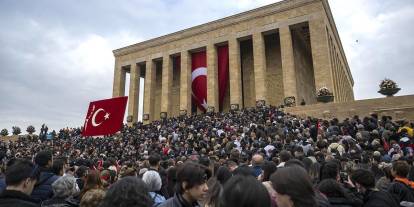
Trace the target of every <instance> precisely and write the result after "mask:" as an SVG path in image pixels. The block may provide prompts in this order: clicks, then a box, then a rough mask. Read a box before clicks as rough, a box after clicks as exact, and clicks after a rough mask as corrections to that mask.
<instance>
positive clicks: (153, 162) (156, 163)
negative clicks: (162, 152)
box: [148, 153, 170, 198]
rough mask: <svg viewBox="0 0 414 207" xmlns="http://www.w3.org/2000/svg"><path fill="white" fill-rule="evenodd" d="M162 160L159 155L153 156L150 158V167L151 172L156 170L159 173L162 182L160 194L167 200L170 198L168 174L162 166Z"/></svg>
mask: <svg viewBox="0 0 414 207" xmlns="http://www.w3.org/2000/svg"><path fill="white" fill-rule="evenodd" d="M160 161H161V158H160V156H159V155H158V154H155V153H153V154H151V155H150V156H149V157H148V163H149V165H150V167H149V170H154V171H156V172H158V173H159V175H160V177H161V181H162V185H161V189H160V190H159V192H158V193H159V194H161V195H162V196H164V197H165V198H169V197H170V195H169V194H168V189H167V172H166V171H165V170H164V169H163V168H162V167H161V166H160Z"/></svg>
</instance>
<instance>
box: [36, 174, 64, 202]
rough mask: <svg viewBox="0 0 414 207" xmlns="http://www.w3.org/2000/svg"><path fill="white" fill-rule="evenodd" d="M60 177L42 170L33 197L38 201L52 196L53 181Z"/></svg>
mask: <svg viewBox="0 0 414 207" xmlns="http://www.w3.org/2000/svg"><path fill="white" fill-rule="evenodd" d="M58 178H59V176H57V175H55V174H53V173H52V172H46V171H44V172H41V173H40V178H39V180H38V182H37V183H36V185H35V187H34V189H33V192H32V195H31V197H32V198H33V199H35V200H37V202H38V203H41V202H42V201H44V200H47V199H50V198H52V197H53V190H52V183H53V182H55V181H56V180H57V179H58Z"/></svg>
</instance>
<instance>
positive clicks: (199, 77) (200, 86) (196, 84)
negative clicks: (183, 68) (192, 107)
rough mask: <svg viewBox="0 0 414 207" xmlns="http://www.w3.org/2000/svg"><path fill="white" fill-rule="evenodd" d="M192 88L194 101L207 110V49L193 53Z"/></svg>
mask: <svg viewBox="0 0 414 207" xmlns="http://www.w3.org/2000/svg"><path fill="white" fill-rule="evenodd" d="M191 88H192V91H193V93H192V97H193V101H194V103H195V104H196V105H197V106H198V108H199V109H200V110H202V111H204V112H205V111H206V110H207V56H206V51H202V52H196V53H192V54H191Z"/></svg>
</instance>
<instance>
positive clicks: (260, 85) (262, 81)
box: [253, 33, 266, 103]
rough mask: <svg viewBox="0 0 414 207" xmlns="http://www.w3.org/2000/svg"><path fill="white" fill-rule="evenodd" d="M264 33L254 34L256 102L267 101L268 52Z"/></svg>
mask: <svg viewBox="0 0 414 207" xmlns="http://www.w3.org/2000/svg"><path fill="white" fill-rule="evenodd" d="M264 43H265V42H264V38H263V35H262V33H254V34H253V62H254V82H255V90H256V102H257V101H264V102H265V103H266V54H265V45H264Z"/></svg>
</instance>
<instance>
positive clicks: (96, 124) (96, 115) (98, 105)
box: [82, 96, 128, 136]
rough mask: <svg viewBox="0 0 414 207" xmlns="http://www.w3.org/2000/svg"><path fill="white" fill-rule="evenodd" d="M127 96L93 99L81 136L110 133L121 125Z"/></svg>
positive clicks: (117, 129)
mask: <svg viewBox="0 0 414 207" xmlns="http://www.w3.org/2000/svg"><path fill="white" fill-rule="evenodd" d="M127 100H128V97H127V96H124V97H116V98H111V99H105V100H99V101H94V102H91V103H90V104H89V109H88V113H87V114H86V118H85V124H84V126H83V132H82V136H99V135H111V134H114V133H116V132H118V131H119V130H120V129H121V127H122V121H123V119H124V114H125V108H126V104H127Z"/></svg>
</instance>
